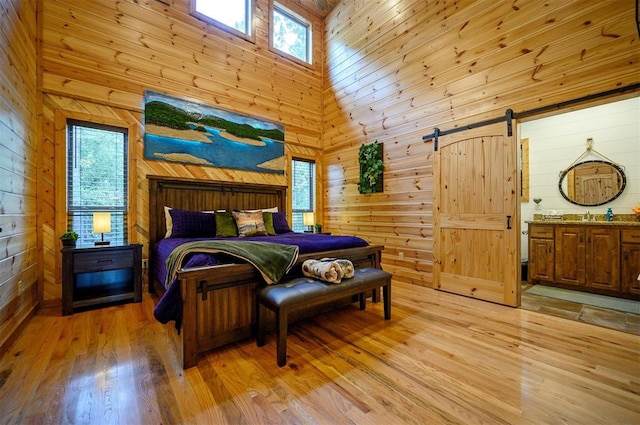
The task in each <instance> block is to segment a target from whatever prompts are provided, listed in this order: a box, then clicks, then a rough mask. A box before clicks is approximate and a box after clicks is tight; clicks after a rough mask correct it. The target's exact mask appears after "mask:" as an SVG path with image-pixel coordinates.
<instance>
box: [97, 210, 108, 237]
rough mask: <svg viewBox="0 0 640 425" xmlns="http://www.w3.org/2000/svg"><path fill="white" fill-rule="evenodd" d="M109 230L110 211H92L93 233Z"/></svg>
mask: <svg viewBox="0 0 640 425" xmlns="http://www.w3.org/2000/svg"><path fill="white" fill-rule="evenodd" d="M110 231H111V213H109V212H95V213H93V233H109V232H110Z"/></svg>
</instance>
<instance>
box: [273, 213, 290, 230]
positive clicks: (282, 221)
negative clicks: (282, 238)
mask: <svg viewBox="0 0 640 425" xmlns="http://www.w3.org/2000/svg"><path fill="white" fill-rule="evenodd" d="M272 216H273V229H274V230H275V231H276V233H289V232H293V230H291V228H290V227H289V223H288V222H287V214H285V212H284V211H280V212H276V213H273V214H272Z"/></svg>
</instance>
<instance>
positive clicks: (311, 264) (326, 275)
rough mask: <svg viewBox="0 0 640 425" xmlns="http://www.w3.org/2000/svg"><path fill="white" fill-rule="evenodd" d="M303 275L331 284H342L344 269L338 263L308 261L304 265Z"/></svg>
mask: <svg viewBox="0 0 640 425" xmlns="http://www.w3.org/2000/svg"><path fill="white" fill-rule="evenodd" d="M302 273H303V274H304V275H305V276H307V277H312V278H315V279H320V280H324V281H326V282H329V283H340V282H341V281H342V276H343V273H342V268H341V267H340V265H339V264H338V263H337V262H336V261H322V260H306V261H305V262H304V263H302Z"/></svg>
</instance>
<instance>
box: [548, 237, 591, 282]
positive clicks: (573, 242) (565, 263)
mask: <svg viewBox="0 0 640 425" xmlns="http://www.w3.org/2000/svg"><path fill="white" fill-rule="evenodd" d="M555 239H556V257H555V260H556V261H555V263H556V278H555V280H556V282H558V283H563V284H565V285H572V286H584V284H585V269H586V266H585V264H586V255H585V253H586V248H585V243H584V241H585V228H584V227H580V226H555Z"/></svg>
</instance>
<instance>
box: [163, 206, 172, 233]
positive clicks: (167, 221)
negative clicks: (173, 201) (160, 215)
mask: <svg viewBox="0 0 640 425" xmlns="http://www.w3.org/2000/svg"><path fill="white" fill-rule="evenodd" d="M169 211H171V208H170V207H167V206H166V205H165V207H164V224H165V229H167V232H166V233H165V234H164V237H165V238H170V237H171V231H172V230H173V220H172V219H171V214H169Z"/></svg>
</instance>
